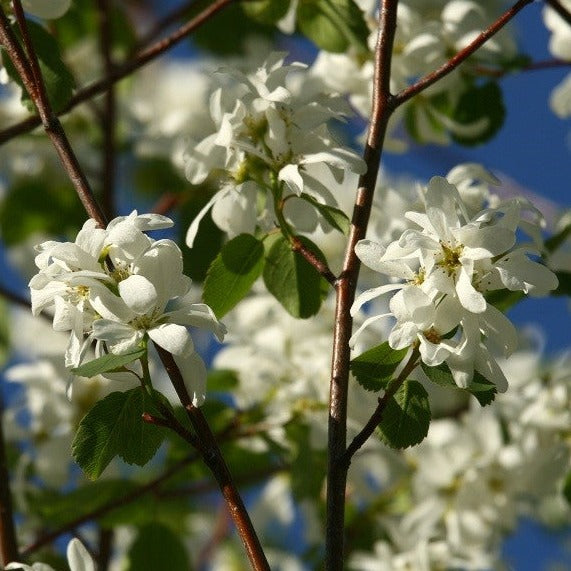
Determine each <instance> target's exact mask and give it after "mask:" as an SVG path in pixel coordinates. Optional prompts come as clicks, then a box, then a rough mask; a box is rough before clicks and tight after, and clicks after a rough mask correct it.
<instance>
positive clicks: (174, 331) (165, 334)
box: [147, 323, 194, 356]
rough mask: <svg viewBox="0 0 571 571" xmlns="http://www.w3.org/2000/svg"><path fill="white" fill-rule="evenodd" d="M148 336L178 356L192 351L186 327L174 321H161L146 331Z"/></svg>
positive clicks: (192, 346)
mask: <svg viewBox="0 0 571 571" xmlns="http://www.w3.org/2000/svg"><path fill="white" fill-rule="evenodd" d="M147 333H148V334H149V337H150V338H151V339H152V340H153V341H154V342H155V343H156V344H157V345H160V346H161V347H162V348H163V349H166V350H167V351H168V352H169V353H172V354H173V355H178V356H184V355H190V354H191V353H192V352H193V351H194V343H193V342H192V337H191V336H190V333H189V332H188V331H187V329H186V327H183V326H182V325H177V324H176V323H163V324H161V325H159V326H158V327H153V328H152V329H149V330H148V331H147Z"/></svg>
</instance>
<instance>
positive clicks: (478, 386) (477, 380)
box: [466, 371, 498, 406]
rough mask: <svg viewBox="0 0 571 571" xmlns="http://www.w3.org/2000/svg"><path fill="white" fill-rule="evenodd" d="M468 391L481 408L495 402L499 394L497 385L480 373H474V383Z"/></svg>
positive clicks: (469, 386)
mask: <svg viewBox="0 0 571 571" xmlns="http://www.w3.org/2000/svg"><path fill="white" fill-rule="evenodd" d="M466 390H467V391H468V392H470V393H471V394H473V395H474V396H475V397H476V399H477V400H478V402H479V403H480V405H481V406H486V405H488V404H490V403H491V402H493V400H494V399H495V398H496V394H497V392H498V389H497V388H496V385H495V384H494V383H492V381H489V380H488V379H486V378H485V377H484V376H483V375H482V374H481V373H478V371H474V377H473V378H472V382H471V383H470V384H469V385H468V387H467V388H466Z"/></svg>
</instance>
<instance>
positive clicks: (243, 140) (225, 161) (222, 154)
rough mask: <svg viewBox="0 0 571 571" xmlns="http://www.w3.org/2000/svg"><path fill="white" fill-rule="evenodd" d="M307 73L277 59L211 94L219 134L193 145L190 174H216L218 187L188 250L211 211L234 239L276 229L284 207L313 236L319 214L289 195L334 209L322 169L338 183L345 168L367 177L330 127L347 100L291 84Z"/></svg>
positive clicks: (199, 177) (194, 177) (196, 179)
mask: <svg viewBox="0 0 571 571" xmlns="http://www.w3.org/2000/svg"><path fill="white" fill-rule="evenodd" d="M304 68H305V66H304V65H303V64H300V63H294V64H291V65H284V56H283V55H282V54H274V55H272V56H270V57H269V58H268V60H267V61H266V63H265V64H264V65H263V66H261V67H260V68H258V70H257V71H256V72H255V73H250V74H243V73H240V72H236V71H233V72H232V73H231V75H230V79H231V80H233V81H232V82H231V83H230V85H229V86H226V87H225V88H218V89H217V90H216V91H215V92H214V93H213V94H212V96H211V98H210V114H211V116H212V119H213V121H214V123H215V126H216V129H217V131H216V132H215V133H212V134H211V135H209V136H207V137H206V138H204V139H203V140H202V141H200V142H198V143H197V144H193V145H191V146H189V148H188V150H187V153H186V156H185V158H184V161H185V172H186V176H187V178H188V180H189V181H190V182H191V183H193V184H200V183H202V182H204V181H205V180H206V178H207V177H208V176H209V175H211V174H215V175H216V176H217V177H218V178H219V180H220V184H221V189H220V190H219V191H218V193H217V194H215V195H214V197H213V198H212V199H211V200H210V202H209V203H208V204H207V205H206V207H205V208H204V209H203V210H202V212H201V213H200V214H199V215H198V216H197V217H196V219H195V220H194V222H193V223H192V225H191V226H190V228H189V231H188V234H187V239H186V241H187V244H188V245H189V246H192V244H193V242H194V238H195V236H196V232H197V230H198V225H199V223H200V220H201V219H202V217H203V216H204V215H205V213H206V212H207V211H208V210H209V209H210V208H211V207H212V208H213V211H212V216H213V219H214V221H215V222H216V224H217V225H218V226H219V227H220V228H221V229H223V230H224V231H226V232H228V234H230V235H231V236H234V235H236V234H239V233H241V232H248V233H253V232H254V230H255V228H256V227H262V228H263V229H269V228H271V227H273V226H275V225H276V208H284V206H283V205H285V210H284V214H285V216H286V218H287V219H290V220H291V219H293V220H294V222H295V225H296V228H297V229H299V230H304V231H311V230H313V229H315V228H316V227H317V225H318V224H319V223H320V220H319V218H318V216H317V213H316V212H315V211H314V209H313V208H308V204H307V203H305V204H303V203H301V204H300V201H299V200H290V198H295V197H299V198H302V199H305V200H309V201H310V202H312V201H317V202H319V203H321V204H326V205H329V206H333V207H335V206H336V205H337V202H336V200H335V198H334V197H333V195H332V194H331V192H330V191H329V190H328V189H327V188H326V187H325V185H323V184H322V183H321V182H320V180H319V179H320V176H319V173H320V169H322V168H323V166H324V165H325V166H326V167H328V169H329V170H330V171H331V172H332V173H333V175H334V176H335V177H336V179H337V180H341V179H342V178H343V175H344V172H345V171H346V170H350V171H353V172H357V173H363V172H364V169H365V164H364V162H363V160H362V159H360V158H359V157H358V156H357V154H356V153H354V152H353V151H351V150H349V149H347V148H345V147H342V146H339V145H338V144H337V143H336V142H335V140H334V138H333V137H332V135H331V133H330V132H329V130H328V128H327V122H328V121H329V120H331V119H343V117H344V116H345V115H346V114H347V112H348V108H347V106H346V103H345V102H344V101H343V100H342V99H341V98H339V97H337V96H331V95H325V94H322V93H317V92H316V91H315V86H313V87H312V85H311V83H309V82H307V81H305V82H303V89H300V87H299V85H298V86H297V87H296V84H295V82H293V81H290V84H288V83H287V82H286V78H287V77H288V75H290V74H291V72H293V71H295V70H301V69H304ZM286 203H287V204H286ZM280 204H281V205H282V206H280Z"/></svg>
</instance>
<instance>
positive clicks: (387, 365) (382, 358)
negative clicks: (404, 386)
mask: <svg viewBox="0 0 571 571" xmlns="http://www.w3.org/2000/svg"><path fill="white" fill-rule="evenodd" d="M407 351H408V349H399V350H396V349H392V348H391V346H390V345H389V342H388V341H385V342H384V343H381V344H380V345H377V346H376V347H373V348H372V349H369V350H368V351H365V352H364V353H361V355H359V356H358V357H355V358H354V359H353V360H352V361H351V363H350V367H351V372H352V373H353V375H354V376H355V378H356V379H357V382H358V383H359V384H360V385H361V386H362V387H363V388H364V389H366V390H367V391H374V392H376V391H380V390H381V389H384V388H386V386H387V384H388V383H389V381H390V380H391V377H392V374H393V373H394V372H395V370H396V368H397V367H398V366H399V363H400V362H401V361H402V360H403V359H404V357H405V355H406V353H407Z"/></svg>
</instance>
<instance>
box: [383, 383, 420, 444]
mask: <svg viewBox="0 0 571 571" xmlns="http://www.w3.org/2000/svg"><path fill="white" fill-rule="evenodd" d="M429 425H430V404H429V402H428V393H427V392H426V390H425V388H424V387H423V386H422V385H421V384H420V383H419V382H417V381H405V382H404V383H403V384H402V386H401V387H400V388H399V390H398V391H397V392H396V394H395V395H394V396H393V397H392V398H391V399H390V400H389V401H388V403H387V406H386V408H385V410H384V411H383V416H382V420H381V422H380V423H379V430H380V434H381V440H383V442H385V443H386V444H387V445H388V446H390V447H391V448H408V447H409V446H413V445H415V444H418V443H419V442H422V440H423V439H424V437H425V436H426V435H427V434H428V427H429Z"/></svg>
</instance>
